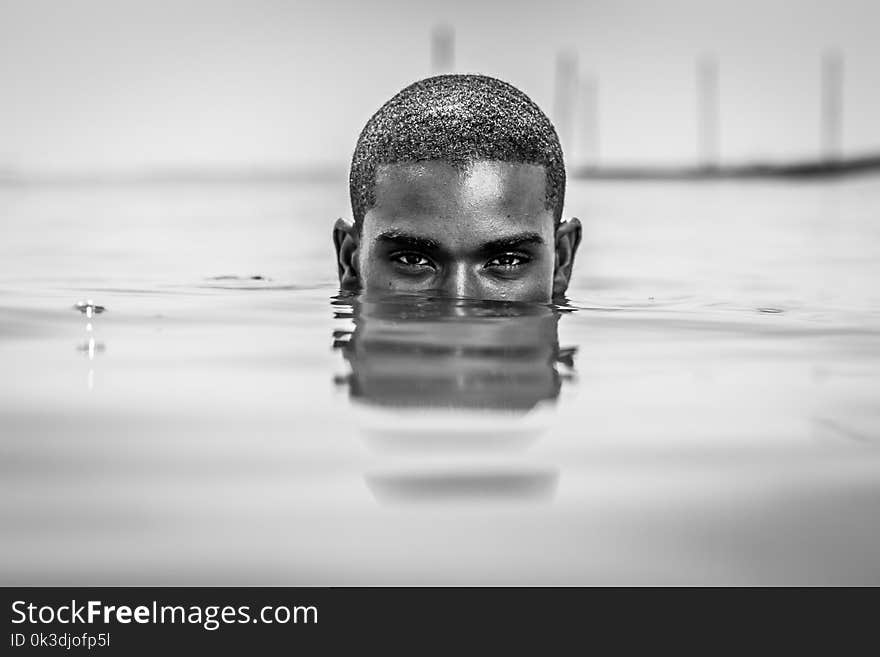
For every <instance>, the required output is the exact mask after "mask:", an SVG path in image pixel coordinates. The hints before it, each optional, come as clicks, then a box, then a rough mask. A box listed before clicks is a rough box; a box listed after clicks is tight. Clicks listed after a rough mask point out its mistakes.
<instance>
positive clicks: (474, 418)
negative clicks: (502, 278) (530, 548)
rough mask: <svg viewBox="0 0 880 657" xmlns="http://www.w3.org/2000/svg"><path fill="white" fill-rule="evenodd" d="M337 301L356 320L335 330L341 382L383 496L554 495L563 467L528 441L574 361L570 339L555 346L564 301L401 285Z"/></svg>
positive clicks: (370, 480) (375, 487)
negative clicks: (416, 291)
mask: <svg viewBox="0 0 880 657" xmlns="http://www.w3.org/2000/svg"><path fill="white" fill-rule="evenodd" d="M335 303H336V305H337V306H338V307H340V309H339V312H337V316H338V317H340V318H349V319H351V320H352V321H353V323H354V330H353V331H350V332H349V331H338V332H336V333H335V334H334V337H335V338H336V341H335V346H336V347H337V348H339V349H341V350H342V353H343V356H344V358H345V360H346V361H347V363H348V365H349V368H350V373H349V374H348V376H346V377H344V378H343V379H342V382H344V383H345V384H347V386H348V389H349V393H350V398H351V400H352V402H353V404H354V407H355V408H356V409H361V417H360V419H361V430H362V433H363V434H364V436H365V438H367V441H368V444H370V445H371V446H373V447H375V448H378V451H379V452H380V453H381V454H382V455H383V460H382V463H381V465H382V467H381V469H380V470H379V471H374V472H372V473H369V474H367V477H366V480H367V485H368V487H369V488H370V490H371V491H372V492H373V494H374V496H375V497H376V498H377V499H379V500H381V501H389V500H390V501H395V502H398V501H426V500H427V501H449V500H458V501H462V500H474V499H496V500H498V499H503V500H505V501H510V500H523V499H544V500H546V499H548V498H550V497H552V494H553V492H554V490H555V488H556V483H557V480H558V471H557V469H556V468H555V467H547V466H540V465H536V464H535V463H533V462H532V460H531V459H530V457H529V454H528V446H529V444H530V443H531V442H532V441H533V440H534V439H535V438H536V436H537V435H539V434H540V433H541V432H542V430H543V428H544V426H543V423H544V422H545V421H546V419H547V416H546V413H542V412H540V411H539V410H538V409H539V407H547V406H548V405H552V404H553V403H554V402H555V401H556V398H557V397H558V395H559V392H560V388H561V386H562V382H563V381H564V380H565V379H566V378H568V376H569V370H570V369H571V368H573V354H574V349H560V348H559V340H558V335H557V325H558V322H559V319H560V317H561V316H562V314H563V313H564V310H562V309H560V308H555V307H551V306H547V305H535V304H513V303H501V302H476V301H464V300H456V299H430V298H422V297H406V298H403V297H399V296H398V297H394V298H387V299H380V300H365V299H363V298H354V297H349V298H339V299H338V300H337V301H336V302H335ZM348 310H350V312H347V311H348ZM389 453H390V454H391V456H392V457H395V456H397V457H399V456H400V455H401V454H403V455H404V456H405V457H406V458H405V459H404V464H403V467H401V466H400V465H399V462H398V465H397V466H396V467H392V468H390V469H389V465H390V464H389V458H388V455H389ZM487 454H488V458H487ZM511 456H513V458H511ZM413 457H415V458H416V461H415V462H413V460H412V459H413ZM390 460H392V461H393V460H394V459H393V458H391V459H390ZM398 461H399V459H398Z"/></svg>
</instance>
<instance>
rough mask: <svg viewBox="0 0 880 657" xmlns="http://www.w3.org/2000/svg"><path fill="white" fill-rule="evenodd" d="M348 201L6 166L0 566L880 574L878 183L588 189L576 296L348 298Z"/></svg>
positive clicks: (387, 579)
mask: <svg viewBox="0 0 880 657" xmlns="http://www.w3.org/2000/svg"><path fill="white" fill-rule="evenodd" d="M345 200H346V189H345V183H344V181H342V180H340V181H330V182H326V183H324V182H312V183H304V184H298V185H290V186H285V185H280V184H274V185H273V184H267V185H259V184H248V185H224V186H221V185H204V186H198V185H173V184H168V185H160V184H155V185H132V186H116V187H113V186H106V187H99V186H96V187H88V186H80V187H74V186H70V187H63V186H57V187H48V186H45V187H38V186H34V187H8V188H4V189H2V190H0V221H2V226H3V240H2V241H0V261H2V263H3V265H2V267H0V357H2V362H3V364H4V376H3V377H2V381H0V471H2V477H0V526H2V527H3V532H2V546H0V557H2V559H0V564H2V566H0V569H2V571H0V573H2V574H0V582H2V583H4V584H8V585H12V584H218V585H219V584H253V585H259V584H290V585H297V584H300V585H305V584H333V585H342V584H483V583H485V584H492V583H496V584H497V583H508V584H630V583H637V584H670V583H671V584H680V583H690V584H816V583H841V584H842V583H846V584H880V557H878V555H880V514H878V513H877V509H878V508H880V432H878V428H880V406H878V402H877V392H876V391H877V390H878V389H880V386H878V383H880V292H878V289H877V287H876V285H875V284H874V283H875V281H877V280H880V222H878V221H877V213H876V208H878V207H880V180H878V179H877V178H861V179H853V180H851V181H846V182H833V183H809V184H800V185H783V184H777V183H760V182H750V183H705V184H684V183H682V184H676V183H665V184H652V183H626V184H623V183H585V182H579V181H578V182H574V183H572V185H571V189H570V191H569V194H568V198H567V201H568V208H567V210H568V212H569V213H570V214H576V215H578V216H580V218H581V220H582V221H583V222H584V226H585V235H584V244H583V247H582V251H581V253H580V254H579V256H578V261H577V263H576V274H577V275H576V280H575V281H574V283H573V285H572V288H571V290H570V297H571V299H570V303H569V305H568V306H566V307H563V308H559V307H550V306H548V307H529V308H506V309H500V308H498V307H486V306H484V305H480V304H474V305H468V304H449V303H444V302H435V301H427V302H424V303H422V304H420V305H419V304H416V305H404V306H400V305H395V304H391V305H388V304H374V305H370V304H365V303H362V302H361V301H360V300H358V299H350V298H338V297H337V290H336V288H335V286H334V280H333V277H334V272H335V270H334V266H333V261H332V253H331V245H330V227H331V225H332V222H333V220H334V219H335V218H336V216H339V215H341V214H345V213H346V208H345ZM89 300H92V301H93V303H94V304H98V305H101V306H103V307H104V308H106V311H105V312H102V313H96V314H93V316H91V317H87V316H86V314H84V313H83V312H80V310H76V309H74V308H73V306H74V304H76V303H77V302H80V301H84V302H87V301H89ZM490 306H491V304H490ZM89 329H90V330H89Z"/></svg>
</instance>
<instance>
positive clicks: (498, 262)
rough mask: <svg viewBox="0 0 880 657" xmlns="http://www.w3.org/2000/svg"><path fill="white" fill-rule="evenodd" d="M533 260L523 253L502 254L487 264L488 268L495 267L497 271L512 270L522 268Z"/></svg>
mask: <svg viewBox="0 0 880 657" xmlns="http://www.w3.org/2000/svg"><path fill="white" fill-rule="evenodd" d="M530 260H531V258H529V257H528V256H526V255H523V254H521V253H502V254H501V255H498V256H495V257H494V258H492V259H491V260H490V261H489V262H487V263H486V267H495V268H496V269H504V270H511V269H516V268H517V267H522V266H523V265H525V264H527V263H528V262H529V261H530Z"/></svg>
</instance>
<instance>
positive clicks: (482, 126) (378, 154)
mask: <svg viewBox="0 0 880 657" xmlns="http://www.w3.org/2000/svg"><path fill="white" fill-rule="evenodd" d="M426 160H441V161H444V162H449V163H450V164H452V165H453V166H456V167H462V168H466V167H467V166H468V165H469V164H471V163H472V162H475V161H477V160H498V161H502V162H517V163H526V164H536V165H542V166H543V167H544V171H545V175H546V179H547V185H546V197H545V203H546V206H547V208H548V209H550V210H552V211H553V217H554V220H555V222H556V224H558V223H559V222H560V221H561V219H562V206H563V202H564V200H565V164H564V162H563V159H562V147H561V146H560V144H559V137H558V136H557V134H556V130H555V128H554V127H553V124H552V123H551V122H550V119H548V118H547V116H546V115H545V114H544V112H542V111H541V109H540V108H539V107H538V106H537V105H536V104H535V103H534V102H532V100H531V99H530V98H529V97H528V96H526V95H525V94H524V93H523V92H522V91H520V90H519V89H517V88H516V87H514V86H513V85H510V84H508V83H506V82H502V81H501V80H497V79H495V78H491V77H488V76H485V75H438V76H435V77H431V78H426V79H424V80H420V81H418V82H415V83H414V84H411V85H410V86H408V87H406V88H405V89H403V90H402V91H400V92H399V93H398V94H397V95H395V96H394V97H393V98H392V99H391V100H389V101H388V102H387V103H385V104H384V105H383V106H382V107H381V108H379V110H378V111H377V112H376V113H375V114H373V116H372V118H370V120H369V121H368V122H367V125H366V126H364V129H363V131H362V132H361V135H360V137H359V138H358V142H357V146H356V147H355V150H354V155H353V156H352V159H351V172H350V176H349V193H350V194H351V210H352V213H353V215H354V221H355V225H356V226H357V227H358V228H360V226H361V225H362V222H363V219H364V216H365V215H366V213H367V211H368V210H369V209H370V208H371V207H373V205H374V204H375V201H376V199H375V186H376V170H377V169H378V167H379V166H381V165H383V164H401V163H406V162H423V161H426Z"/></svg>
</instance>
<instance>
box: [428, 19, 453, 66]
mask: <svg viewBox="0 0 880 657" xmlns="http://www.w3.org/2000/svg"><path fill="white" fill-rule="evenodd" d="M454 69H455V29H454V28H453V27H452V26H451V25H435V26H434V29H433V30H431V71H432V72H433V73H434V74H435V75H436V74H439V73H452V71H453V70H454Z"/></svg>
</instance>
